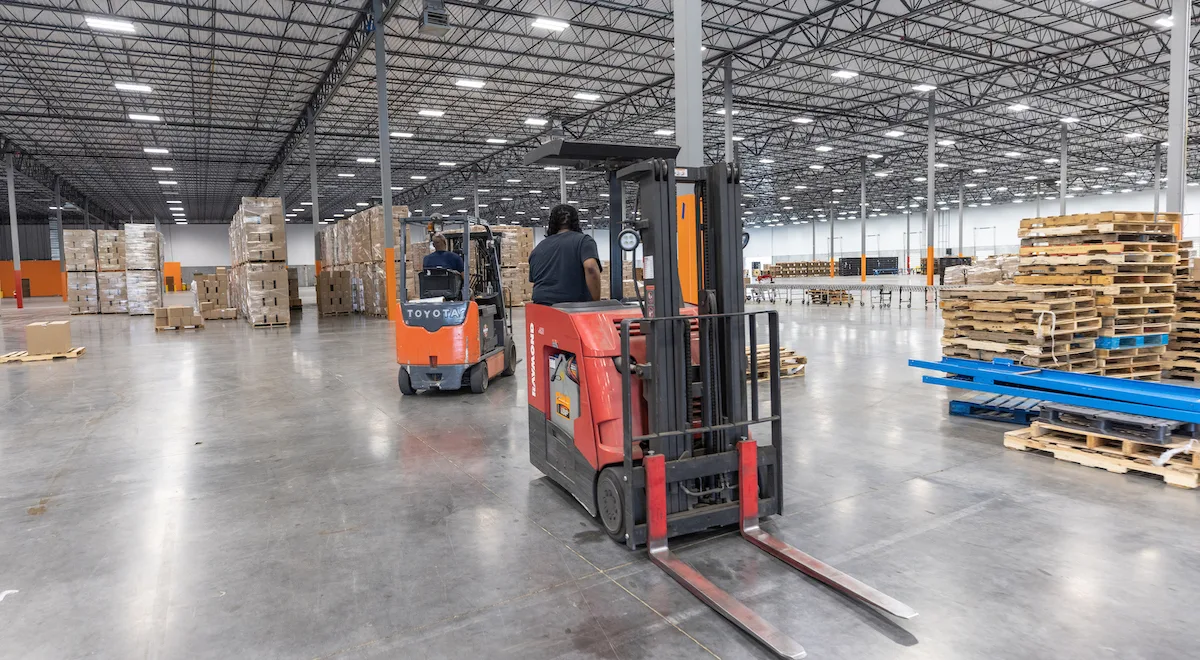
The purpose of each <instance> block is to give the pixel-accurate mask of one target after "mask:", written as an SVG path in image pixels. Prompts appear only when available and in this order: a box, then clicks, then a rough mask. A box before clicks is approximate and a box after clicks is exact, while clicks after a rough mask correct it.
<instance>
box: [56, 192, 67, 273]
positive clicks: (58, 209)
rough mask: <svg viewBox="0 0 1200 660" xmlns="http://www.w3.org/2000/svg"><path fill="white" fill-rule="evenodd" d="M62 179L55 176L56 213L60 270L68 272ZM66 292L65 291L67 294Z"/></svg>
mask: <svg viewBox="0 0 1200 660" xmlns="http://www.w3.org/2000/svg"><path fill="white" fill-rule="evenodd" d="M61 183H62V182H61V181H59V178H58V177H54V208H55V211H54V215H55V217H57V218H58V270H59V271H60V272H66V270H67V258H66V253H65V252H63V227H62V190H61ZM65 293H66V292H64V294H65Z"/></svg>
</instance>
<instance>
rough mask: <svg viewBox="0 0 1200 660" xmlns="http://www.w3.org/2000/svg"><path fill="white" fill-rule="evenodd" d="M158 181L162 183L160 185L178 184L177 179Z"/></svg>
mask: <svg viewBox="0 0 1200 660" xmlns="http://www.w3.org/2000/svg"><path fill="white" fill-rule="evenodd" d="M159 183H160V184H162V185H164V186H177V185H179V182H178V181H159Z"/></svg>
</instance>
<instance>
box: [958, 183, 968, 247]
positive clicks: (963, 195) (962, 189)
mask: <svg viewBox="0 0 1200 660" xmlns="http://www.w3.org/2000/svg"><path fill="white" fill-rule="evenodd" d="M966 179H967V173H966V172H963V173H962V176H959V177H958V256H960V257H961V256H963V217H964V216H965V215H966V213H965V212H964V208H965V207H966V205H967V188H966Z"/></svg>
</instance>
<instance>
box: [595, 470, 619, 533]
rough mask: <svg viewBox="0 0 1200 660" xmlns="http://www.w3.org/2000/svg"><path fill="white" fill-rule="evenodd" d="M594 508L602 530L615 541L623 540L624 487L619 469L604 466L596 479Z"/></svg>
mask: <svg viewBox="0 0 1200 660" xmlns="http://www.w3.org/2000/svg"><path fill="white" fill-rule="evenodd" d="M596 510H597V511H598V512H599V514H600V524H601V525H603V526H604V531H605V532H607V533H608V536H609V537H610V538H611V539H612V540H614V541H616V542H617V543H624V542H625V489H624V488H622V487H621V470H620V469H618V468H615V467H608V468H604V469H603V470H601V471H600V478H599V479H597V480H596Z"/></svg>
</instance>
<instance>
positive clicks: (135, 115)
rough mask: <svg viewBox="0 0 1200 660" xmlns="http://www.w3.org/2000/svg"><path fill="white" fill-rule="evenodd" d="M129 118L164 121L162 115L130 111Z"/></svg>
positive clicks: (133, 119)
mask: <svg viewBox="0 0 1200 660" xmlns="http://www.w3.org/2000/svg"><path fill="white" fill-rule="evenodd" d="M129 119H131V120H132V121H162V117H159V116H158V115H143V114H139V113H136V112H131V113H129Z"/></svg>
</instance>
